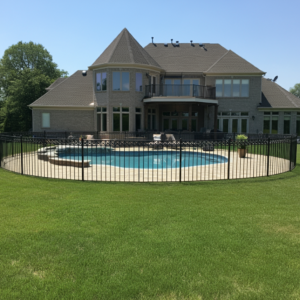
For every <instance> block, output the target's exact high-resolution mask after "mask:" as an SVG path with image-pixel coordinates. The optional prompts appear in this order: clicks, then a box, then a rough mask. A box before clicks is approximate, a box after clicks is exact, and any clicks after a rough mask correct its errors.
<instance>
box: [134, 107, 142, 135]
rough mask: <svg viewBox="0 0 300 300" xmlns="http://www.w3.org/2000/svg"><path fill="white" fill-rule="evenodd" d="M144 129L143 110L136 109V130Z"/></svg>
mask: <svg viewBox="0 0 300 300" xmlns="http://www.w3.org/2000/svg"><path fill="white" fill-rule="evenodd" d="M139 129H142V109H141V108H137V107H136V108H135V130H136V131H138V130H139Z"/></svg>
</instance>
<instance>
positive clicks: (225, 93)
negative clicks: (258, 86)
mask: <svg viewBox="0 0 300 300" xmlns="http://www.w3.org/2000/svg"><path fill="white" fill-rule="evenodd" d="M216 97H249V79H224V80H223V79H216Z"/></svg>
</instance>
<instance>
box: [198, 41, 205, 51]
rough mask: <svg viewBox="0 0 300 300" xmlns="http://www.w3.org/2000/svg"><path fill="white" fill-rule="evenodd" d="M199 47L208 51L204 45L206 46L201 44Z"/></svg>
mask: <svg viewBox="0 0 300 300" xmlns="http://www.w3.org/2000/svg"><path fill="white" fill-rule="evenodd" d="M199 46H200V47H201V48H203V49H204V50H205V51H207V49H206V48H205V45H204V44H202V43H200V44H199Z"/></svg>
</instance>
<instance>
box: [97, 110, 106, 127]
mask: <svg viewBox="0 0 300 300" xmlns="http://www.w3.org/2000/svg"><path fill="white" fill-rule="evenodd" d="M97 108H101V111H97V115H101V124H100V132H107V107H106V106H101V107H97ZM102 108H106V111H102ZM103 115H106V130H105V131H104V130H103V119H102V116H103ZM97 122H98V118H97ZM97 129H98V124H97Z"/></svg>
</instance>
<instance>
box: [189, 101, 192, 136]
mask: <svg viewBox="0 0 300 300" xmlns="http://www.w3.org/2000/svg"><path fill="white" fill-rule="evenodd" d="M189 131H192V104H189Z"/></svg>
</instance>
